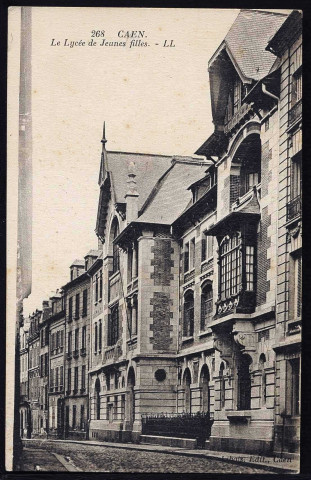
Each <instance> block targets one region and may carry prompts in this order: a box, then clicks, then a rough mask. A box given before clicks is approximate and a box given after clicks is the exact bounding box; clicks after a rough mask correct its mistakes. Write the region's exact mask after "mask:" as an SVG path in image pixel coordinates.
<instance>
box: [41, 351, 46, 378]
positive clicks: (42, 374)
mask: <svg viewBox="0 0 311 480" xmlns="http://www.w3.org/2000/svg"><path fill="white" fill-rule="evenodd" d="M43 359H44V355H40V371H41V377H44V376H45V372H44V363H43Z"/></svg>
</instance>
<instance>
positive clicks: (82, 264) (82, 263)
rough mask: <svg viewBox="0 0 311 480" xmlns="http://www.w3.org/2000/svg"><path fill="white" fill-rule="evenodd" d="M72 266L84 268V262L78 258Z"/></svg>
mask: <svg viewBox="0 0 311 480" xmlns="http://www.w3.org/2000/svg"><path fill="white" fill-rule="evenodd" d="M70 266H71V267H84V260H79V259H78V258H76V259H75V260H74V261H73V262H72V264H71V265H70Z"/></svg>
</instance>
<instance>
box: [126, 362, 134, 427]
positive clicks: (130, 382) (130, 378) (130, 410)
mask: <svg viewBox="0 0 311 480" xmlns="http://www.w3.org/2000/svg"><path fill="white" fill-rule="evenodd" d="M127 386H128V394H127V419H128V422H129V427H130V428H132V426H133V423H134V421H135V392H134V387H135V372H134V368H133V367H130V368H129V371H128V375H127Z"/></svg>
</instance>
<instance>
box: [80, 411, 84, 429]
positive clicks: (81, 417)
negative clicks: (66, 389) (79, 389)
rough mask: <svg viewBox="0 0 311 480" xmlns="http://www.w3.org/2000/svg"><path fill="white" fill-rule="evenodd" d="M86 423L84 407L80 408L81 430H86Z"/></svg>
mask: <svg viewBox="0 0 311 480" xmlns="http://www.w3.org/2000/svg"><path fill="white" fill-rule="evenodd" d="M84 427H85V422H84V405H81V407H80V430H84Z"/></svg>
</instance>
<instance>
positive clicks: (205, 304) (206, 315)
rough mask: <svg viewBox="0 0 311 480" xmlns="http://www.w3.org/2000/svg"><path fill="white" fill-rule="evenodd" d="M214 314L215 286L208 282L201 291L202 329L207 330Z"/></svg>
mask: <svg viewBox="0 0 311 480" xmlns="http://www.w3.org/2000/svg"><path fill="white" fill-rule="evenodd" d="M212 316H213V287H212V283H211V282H207V283H205V284H204V285H203V287H202V293H201V324H200V328H201V330H202V331H204V330H206V328H207V327H208V323H209V322H210V321H211V319H212Z"/></svg>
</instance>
